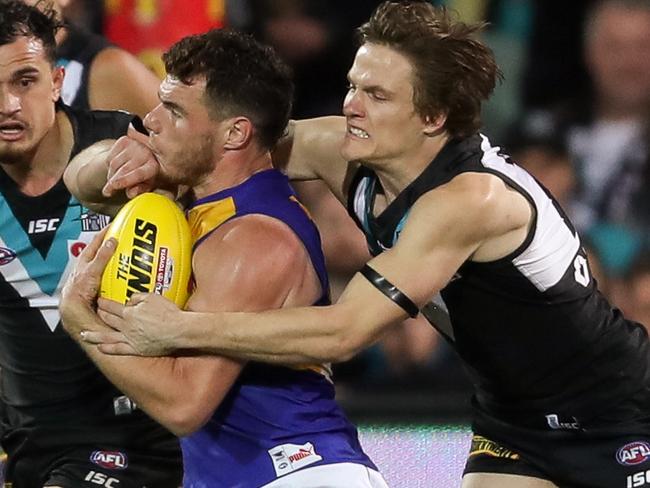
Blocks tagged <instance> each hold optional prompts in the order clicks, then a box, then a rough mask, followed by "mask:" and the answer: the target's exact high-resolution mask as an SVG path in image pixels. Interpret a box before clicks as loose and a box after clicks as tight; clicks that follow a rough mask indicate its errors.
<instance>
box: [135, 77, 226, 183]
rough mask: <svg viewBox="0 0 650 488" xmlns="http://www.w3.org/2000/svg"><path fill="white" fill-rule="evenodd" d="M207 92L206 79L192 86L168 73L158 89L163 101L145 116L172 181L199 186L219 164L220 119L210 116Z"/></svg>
mask: <svg viewBox="0 0 650 488" xmlns="http://www.w3.org/2000/svg"><path fill="white" fill-rule="evenodd" d="M204 92H205V80H201V79H199V80H194V81H193V83H192V84H189V85H188V84H185V83H183V82H182V81H181V80H179V79H177V78H174V77H172V76H167V78H165V79H164V80H163V81H162V83H161V84H160V89H159V91H158V96H159V98H160V104H159V105H158V106H157V107H155V108H154V109H153V110H152V111H151V112H149V114H147V116H146V117H145V119H144V125H145V127H146V128H147V130H148V131H149V141H150V146H151V147H152V149H153V151H154V153H155V155H156V158H157V159H158V161H159V163H160V167H161V170H162V173H163V175H164V177H165V178H166V179H167V180H168V181H169V182H170V183H174V184H183V185H189V186H197V185H199V184H201V183H202V181H203V180H204V178H205V177H206V176H207V175H209V174H210V173H211V172H212V171H213V170H214V168H215V166H216V162H217V160H218V155H219V149H218V146H217V142H218V141H217V140H216V136H215V124H218V122H215V121H214V120H212V119H210V116H209V113H208V109H207V107H206V106H205V102H204V98H203V94H204Z"/></svg>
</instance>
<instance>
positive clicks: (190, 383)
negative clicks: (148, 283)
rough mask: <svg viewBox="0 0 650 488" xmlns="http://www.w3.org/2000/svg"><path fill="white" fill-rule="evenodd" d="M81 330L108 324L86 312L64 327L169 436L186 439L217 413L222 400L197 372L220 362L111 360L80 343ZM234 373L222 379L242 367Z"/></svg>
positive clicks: (227, 383) (227, 370)
mask: <svg viewBox="0 0 650 488" xmlns="http://www.w3.org/2000/svg"><path fill="white" fill-rule="evenodd" d="M78 317H81V316H78ZM82 324H83V325H82ZM81 328H83V329H84V330H92V331H101V330H106V326H105V325H104V324H103V323H101V321H100V320H99V318H98V317H97V316H96V315H94V314H93V313H92V312H91V311H90V310H86V311H85V312H84V314H83V317H81V318H77V319H74V320H70V321H67V324H66V329H67V330H68V332H69V333H70V334H71V335H72V336H73V337H74V338H76V339H77V341H78V342H79V345H80V346H81V347H82V349H83V350H84V351H85V352H86V354H88V356H89V357H90V359H91V360H92V361H93V363H95V365H96V366H97V367H98V369H99V370H100V371H101V372H102V373H103V374H104V376H106V378H107V379H108V380H109V381H110V382H111V383H113V384H114V385H115V386H116V387H117V388H118V389H119V390H120V391H122V392H123V393H125V394H126V395H127V396H128V397H129V398H131V399H132V400H133V401H134V402H135V403H136V404H137V405H138V407H139V408H141V409H142V410H143V411H145V412H146V413H147V414H148V415H149V416H151V417H152V418H153V419H155V420H156V421H157V422H158V423H160V424H161V425H163V426H164V427H166V428H167V429H169V430H170V431H171V432H173V433H175V434H177V435H187V434H188V433H190V432H193V431H195V430H196V429H198V428H199V427H200V426H201V425H202V424H203V422H204V421H205V420H207V418H208V417H209V415H210V414H211V412H212V411H213V410H214V407H215V404H213V403H212V402H213V401H217V404H218V402H219V401H220V400H219V399H218V398H216V397H217V395H218V394H219V391H216V390H217V388H214V389H213V388H204V387H203V386H204V382H203V381H202V376H201V375H200V374H199V375H196V374H193V372H195V371H196V370H201V368H202V367H203V366H205V367H206V368H209V367H214V362H215V361H218V360H216V359H212V358H210V359H206V358H192V357H181V358H175V357H155V358H150V357H139V356H123V357H116V356H110V355H107V354H103V353H102V352H100V351H99V350H98V349H97V347H95V346H92V345H89V344H87V343H85V342H83V341H81V340H80V337H79V334H78V333H77V332H76V331H77V330H80V329H81ZM202 363H204V364H202ZM203 369H204V370H205V368H203ZM230 370H233V366H232V365H231V364H225V366H224V375H223V376H224V377H231V376H232V377H233V378H234V377H236V374H237V373H238V369H237V368H235V369H234V370H233V371H234V373H233V372H231V371H230ZM224 383H225V386H224V388H223V389H222V397H223V396H224V395H225V393H226V392H227V390H228V388H230V385H231V381H229V380H228V381H224ZM208 390H211V391H208ZM188 399H192V400H191V401H189V400H188Z"/></svg>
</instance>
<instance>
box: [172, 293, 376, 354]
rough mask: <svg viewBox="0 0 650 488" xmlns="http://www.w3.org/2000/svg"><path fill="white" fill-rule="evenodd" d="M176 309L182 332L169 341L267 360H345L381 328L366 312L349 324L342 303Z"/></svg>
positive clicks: (190, 346)
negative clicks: (211, 310)
mask: <svg viewBox="0 0 650 488" xmlns="http://www.w3.org/2000/svg"><path fill="white" fill-rule="evenodd" d="M182 314H183V315H182V319H181V320H182V321H183V322H182V323H183V324H184V326H183V327H182V335H178V336H177V337H173V338H167V339H168V340H169V344H170V345H172V344H173V345H174V346H175V347H178V348H181V349H184V348H187V349H199V350H202V351H205V352H208V353H216V354H222V355H225V356H230V357H236V358H242V359H248V360H254V361H262V362H267V363H279V364H304V363H322V362H338V361H345V360H347V359H350V358H351V357H352V356H354V355H355V354H356V353H357V352H359V351H360V350H362V349H363V348H365V347H367V346H368V345H370V344H372V343H373V342H374V341H375V340H377V339H378V337H379V335H380V333H381V332H382V331H383V329H378V328H376V327H374V326H373V324H372V322H371V321H372V320H373V319H372V318H371V317H367V320H366V321H365V323H364V322H363V320H364V319H360V322H357V323H356V324H355V323H354V321H353V319H351V317H352V315H351V314H349V313H348V310H346V307H345V305H335V306H332V307H305V308H285V309H280V310H272V311H268V312H261V313H218V314H214V313H194V312H182ZM180 329H181V328H179V330H180ZM297 330H299V331H300V332H298V333H297V332H296V331H297ZM162 340H165V338H162Z"/></svg>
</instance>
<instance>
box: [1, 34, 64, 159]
mask: <svg viewBox="0 0 650 488" xmlns="http://www.w3.org/2000/svg"><path fill="white" fill-rule="evenodd" d="M62 84H63V70H62V69H61V68H54V67H52V65H51V64H50V62H49V61H48V59H47V57H46V54H45V50H44V48H43V44H42V43H41V41H40V40H38V39H35V38H32V37H24V36H23V37H18V38H16V40H15V41H14V42H11V43H9V44H4V45H2V46H0V163H3V164H15V163H21V162H25V161H29V159H30V158H31V157H32V156H33V155H34V154H35V152H36V150H37V148H38V145H39V144H40V142H41V141H42V140H43V138H44V137H45V135H46V134H47V133H48V131H49V130H50V129H51V128H52V126H53V125H54V121H55V114H56V110H55V106H54V103H55V102H56V101H57V100H58V98H59V95H60V93H61V85H62Z"/></svg>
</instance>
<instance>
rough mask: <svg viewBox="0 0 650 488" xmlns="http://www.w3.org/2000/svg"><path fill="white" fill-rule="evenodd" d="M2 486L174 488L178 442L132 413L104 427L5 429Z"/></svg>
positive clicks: (178, 466)
mask: <svg viewBox="0 0 650 488" xmlns="http://www.w3.org/2000/svg"><path fill="white" fill-rule="evenodd" d="M2 444H3V448H4V449H5V451H6V453H7V455H8V458H7V464H6V468H5V469H6V471H5V487H11V488H42V487H43V486H48V485H52V486H62V487H64V488H81V487H83V488H86V487H88V488H100V487H104V488H144V487H148V488H178V487H179V486H180V485H181V484H182V477H183V476H182V462H181V454H180V448H179V444H178V440H177V439H176V438H175V437H174V436H172V435H171V434H170V433H169V432H168V431H166V430H165V429H163V428H162V427H160V426H159V425H157V424H155V423H154V422H153V421H152V420H150V419H149V418H148V417H146V416H145V415H144V414H143V413H141V412H139V411H136V412H134V413H133V414H131V415H129V416H128V417H127V416H124V417H116V418H114V419H109V420H108V421H107V422H106V424H103V425H99V426H98V425H65V426H63V425H62V426H47V427H44V426H39V427H27V428H19V429H14V430H10V431H8V432H5V435H4V436H3V440H2Z"/></svg>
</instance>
